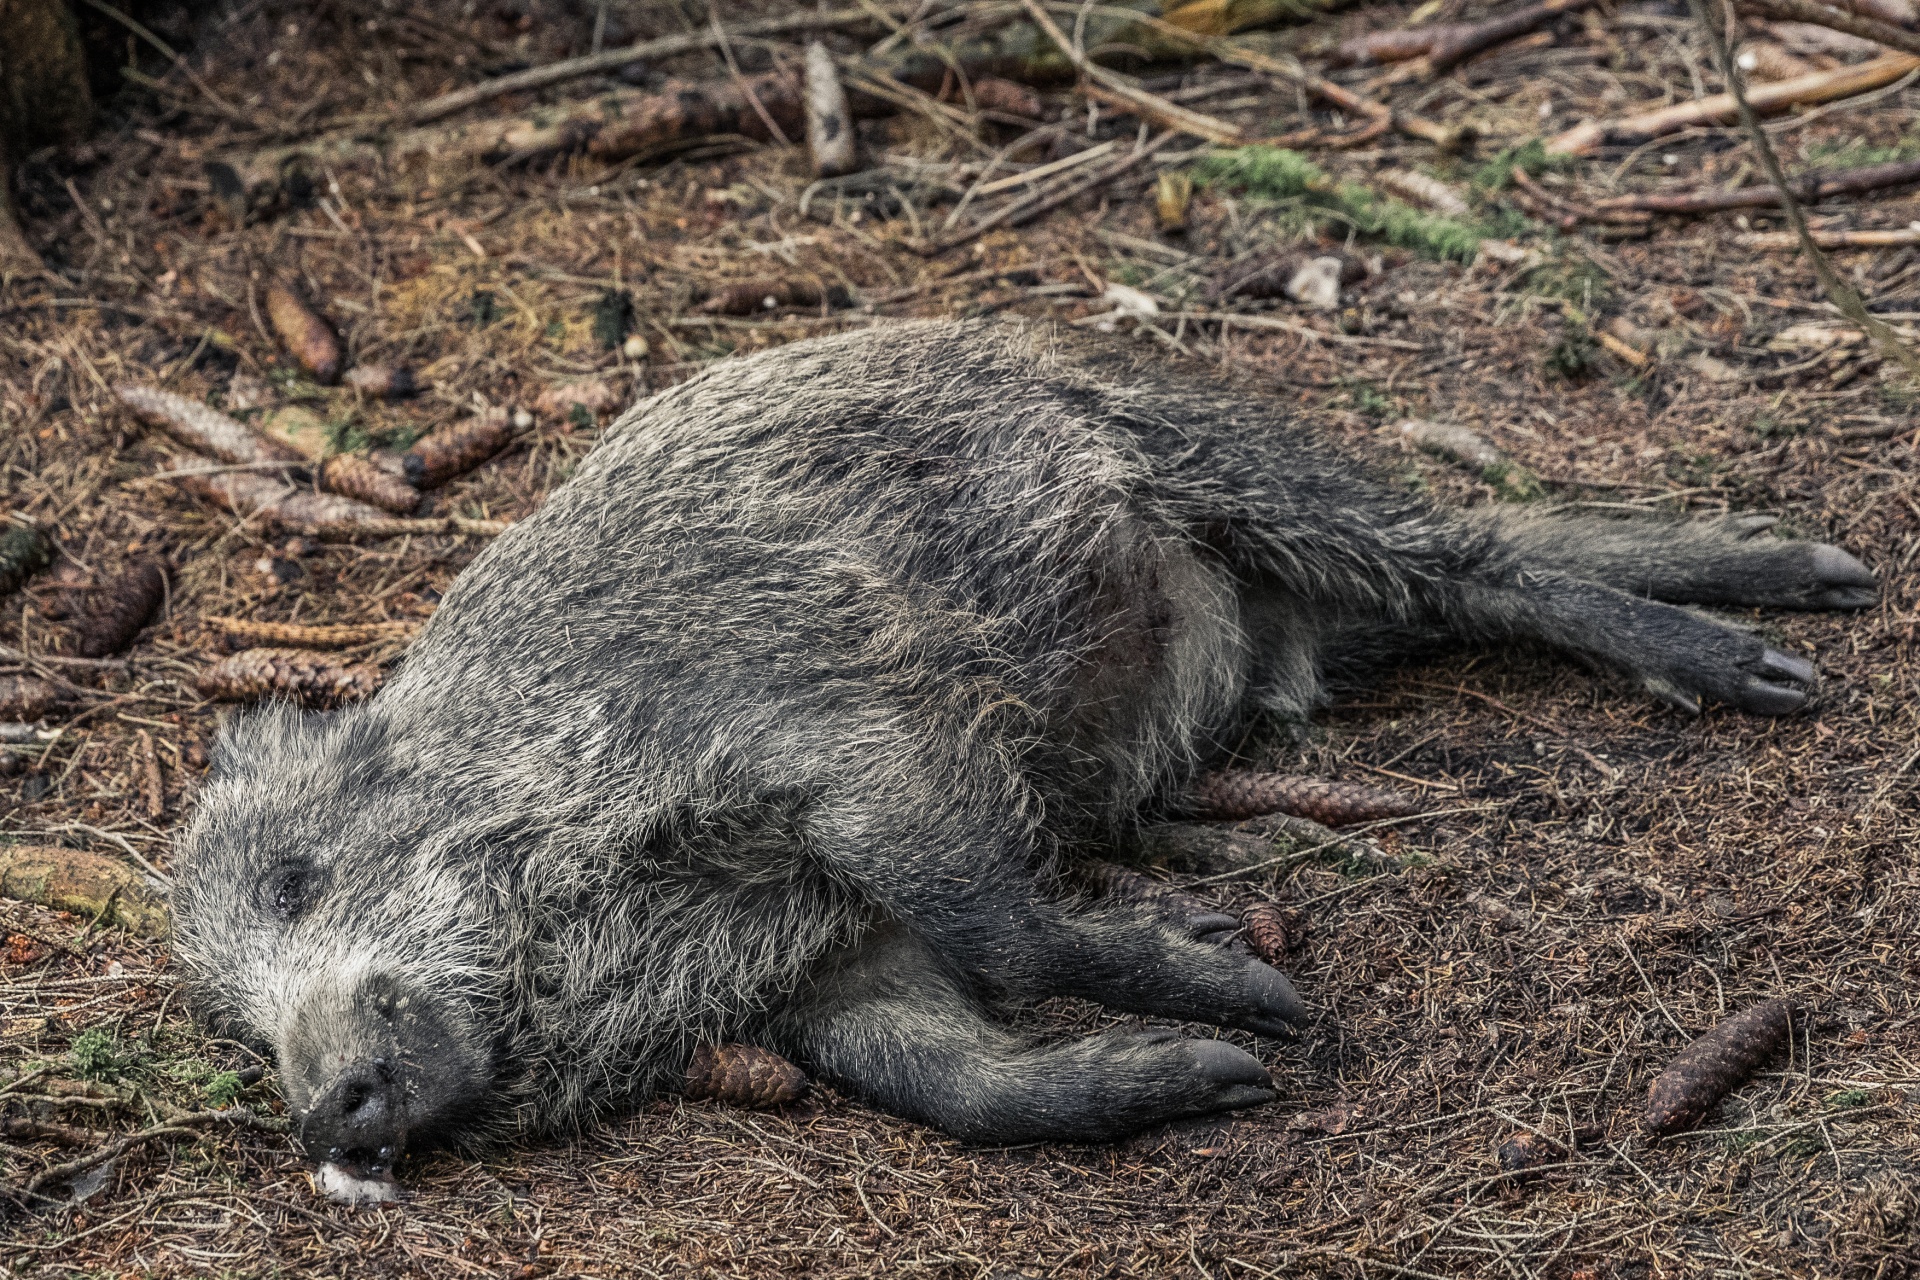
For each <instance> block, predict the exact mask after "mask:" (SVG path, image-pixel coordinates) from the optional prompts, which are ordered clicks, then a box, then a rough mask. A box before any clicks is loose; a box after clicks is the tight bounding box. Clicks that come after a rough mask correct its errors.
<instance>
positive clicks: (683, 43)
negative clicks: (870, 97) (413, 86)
mask: <svg viewBox="0 0 1920 1280" xmlns="http://www.w3.org/2000/svg"><path fill="white" fill-rule="evenodd" d="M872 21H873V15H872V14H871V13H869V12H868V11H867V10H865V9H834V10H831V11H829V12H827V13H800V14H791V15H789V16H787V17H784V18H772V19H769V20H767V21H765V22H745V23H741V24H740V25H739V26H737V27H734V28H732V29H731V30H728V31H724V32H722V33H720V34H719V35H716V33H715V32H714V31H712V30H707V31H696V32H689V33H687V34H685V35H677V36H661V37H660V38H659V39H657V40H642V41H640V42H638V43H636V44H631V45H628V46H627V47H626V48H624V49H608V50H606V51H604V52H601V53H590V54H587V55H585V56H583V57H579V58H568V59H566V60H564V61H562V62H551V63H548V64H547V65H546V66H544V67H529V68H528V69H527V70H525V71H517V72H515V73H514V74H512V75H510V76H500V77H499V78H498V79H494V80H489V81H487V82H486V83H485V84H476V85H471V86H469V87H467V88H465V89H456V90H454V91H453V92H452V93H443V94H441V95H440V96H439V97H437V98H429V99H428V100H427V101H425V102H422V103H420V104H419V105H417V106H413V107H408V108H406V109H404V110H402V111H401V112H400V113H399V116H398V120H399V121H400V122H401V123H403V124H426V123H427V122H428V121H431V120H438V119H440V118H441V117H443V116H450V115H452V114H453V113H454V112H456V111H464V110H465V109H466V108H468V107H471V106H473V105H475V104H476V103H481V102H487V101H490V100H491V99H494V98H498V97H503V96H505V95H506V94H509V93H519V92H521V91H522V90H526V89H544V88H546V87H547V86H548V85H555V84H562V83H564V82H566V81H568V80H577V79H579V78H580V77H582V76H591V75H597V74H598V73H600V72H602V71H616V70H618V69H619V68H621V67H624V66H626V65H627V64H628V63H630V62H638V61H640V60H642V59H645V58H671V57H673V56H675V55H676V54H682V53H692V52H694V51H695V50H698V49H710V48H713V47H715V45H716V42H717V41H718V40H720V39H721V38H723V37H729V38H741V39H744V38H751V37H759V36H778V35H788V34H790V33H792V32H795V31H824V30H830V29H833V28H836V27H852V26H859V25H861V24H863V23H868V22H872Z"/></svg>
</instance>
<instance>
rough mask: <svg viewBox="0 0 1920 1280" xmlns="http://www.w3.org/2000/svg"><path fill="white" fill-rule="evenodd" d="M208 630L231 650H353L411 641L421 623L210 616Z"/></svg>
mask: <svg viewBox="0 0 1920 1280" xmlns="http://www.w3.org/2000/svg"><path fill="white" fill-rule="evenodd" d="M206 621H207V630H209V631H212V632H214V633H216V634H218V635H219V636H220V637H221V639H222V641H223V643H224V644H225V645H226V647H227V648H228V649H229V650H240V649H258V648H274V649H350V648H352V647H353V646H354V645H357V644H373V643H375V642H376V641H380V640H411V639H412V638H413V634H414V633H415V632H416V631H418V630H420V625H421V624H420V623H418V622H346V623H338V624H335V625H332V626H324V625H313V624H310V623H301V622H255V621H253V620H252V619H251V618H208V619H207V620H206Z"/></svg>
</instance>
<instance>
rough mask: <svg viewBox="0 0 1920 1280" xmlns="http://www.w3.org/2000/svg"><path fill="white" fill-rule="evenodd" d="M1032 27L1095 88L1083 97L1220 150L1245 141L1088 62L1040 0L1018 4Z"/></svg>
mask: <svg viewBox="0 0 1920 1280" xmlns="http://www.w3.org/2000/svg"><path fill="white" fill-rule="evenodd" d="M1020 3H1021V4H1022V5H1023V6H1024V7H1025V8H1026V11H1027V13H1028V14H1029V15H1030V16H1031V17H1032V18H1033V21H1034V23H1035V25H1037V26H1038V27H1039V28H1040V30H1041V31H1043V32H1045V33H1046V36H1047V39H1049V40H1051V41H1053V42H1054V44H1056V45H1058V46H1059V48H1060V52H1061V53H1063V54H1065V55H1066V58H1067V61H1069V62H1071V63H1073V66H1074V69H1075V70H1076V71H1078V72H1079V73H1080V74H1081V75H1082V76H1084V77H1086V79H1088V80H1090V81H1092V82H1093V85H1094V86H1097V88H1090V89H1088V91H1087V96H1088V97H1091V98H1095V99H1097V100H1099V101H1103V102H1107V103H1109V104H1112V105H1114V106H1123V107H1126V108H1128V109H1130V110H1132V111H1133V112H1135V113H1136V114H1138V115H1140V116H1143V117H1144V118H1146V119H1148V120H1151V121H1153V122H1154V123H1155V124H1158V125H1160V126H1162V127H1163V128H1167V129H1178V130H1180V131H1181V132H1182V133H1190V134H1192V135H1193V136H1194V137H1196V138H1205V139H1206V140H1207V141H1208V142H1216V143H1219V144H1221V145H1223V146H1238V145H1240V144H1241V143H1243V142H1245V141H1246V140H1247V136H1246V134H1245V133H1244V132H1243V131H1242V130H1241V129H1240V127H1239V126H1238V125H1234V124H1229V123H1227V122H1226V121H1225V120H1222V119H1219V118H1218V117H1216V116H1210V115H1207V114H1206V113H1204V112H1200V111H1194V110H1191V109H1189V108H1187V107H1183V106H1180V105H1179V104H1178V103H1173V102H1168V101H1167V100H1166V99H1165V98H1162V97H1160V96H1159V95H1158V94H1153V93H1148V92H1147V91H1146V90H1145V89H1142V88H1140V87H1138V86H1137V85H1135V84H1134V83H1133V82H1132V81H1131V80H1129V79H1128V78H1127V77H1126V76H1123V75H1121V74H1120V73H1119V72H1117V71H1109V70H1107V69H1106V68H1105V67H1103V66H1100V65H1099V64H1098V63H1095V62H1094V61H1092V60H1091V59H1089V58H1088V57H1087V55H1086V52H1085V51H1084V50H1082V49H1080V48H1078V47H1076V46H1075V45H1074V43H1073V41H1072V40H1071V39H1069V38H1068V37H1067V33H1066V32H1064V31H1062V30H1061V29H1060V26H1059V24H1058V23H1056V22H1055V21H1054V20H1053V18H1052V17H1051V16H1050V15H1049V14H1048V13H1047V11H1046V10H1045V9H1043V8H1041V7H1040V0H1020Z"/></svg>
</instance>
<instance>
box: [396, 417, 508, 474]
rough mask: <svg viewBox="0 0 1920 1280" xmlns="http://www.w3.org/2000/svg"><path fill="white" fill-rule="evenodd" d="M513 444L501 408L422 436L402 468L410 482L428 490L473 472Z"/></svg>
mask: <svg viewBox="0 0 1920 1280" xmlns="http://www.w3.org/2000/svg"><path fill="white" fill-rule="evenodd" d="M512 443H513V424H512V423H511V422H510V421H509V420H508V418H507V414H506V411H505V410H504V409H496V410H493V411H491V412H489V413H484V414H481V415H480V416H479V417H477V418H474V419H473V420H472V421H471V422H464V423H461V424H460V425H459V426H457V427H443V428H441V429H440V430H438V431H435V432H433V433H432V434H430V435H427V436H424V437H422V438H421V439H420V440H418V441H416V442H415V444H414V446H413V448H411V449H409V450H407V452H406V454H405V455H404V456H403V459H402V465H403V466H404V467H405V469H406V476H407V479H408V480H409V481H410V482H412V483H413V484H416V485H418V486H419V487H420V488H422V489H431V488H433V487H434V486H436V485H442V484H445V483H446V482H447V481H449V480H451V479H453V478H454V477H455V476H458V475H464V474H465V473H467V472H469V471H471V470H473V469H474V468H475V467H477V466H479V465H480V464H481V463H483V462H485V461H486V460H487V459H488V458H491V457H492V456H493V455H494V454H496V453H498V452H500V451H501V450H502V449H504V448H506V447H507V446H508V445H509V444H512Z"/></svg>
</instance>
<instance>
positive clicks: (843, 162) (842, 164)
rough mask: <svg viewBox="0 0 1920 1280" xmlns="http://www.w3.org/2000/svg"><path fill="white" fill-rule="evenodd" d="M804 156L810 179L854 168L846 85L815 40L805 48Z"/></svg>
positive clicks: (853, 139) (853, 137) (855, 157)
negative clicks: (808, 162)
mask: <svg viewBox="0 0 1920 1280" xmlns="http://www.w3.org/2000/svg"><path fill="white" fill-rule="evenodd" d="M805 75H806V115H807V153H808V155H810V156H811V157H812V159H813V176H814V177H816V178H837V177H839V176H840V175H841V174H843V173H852V172H853V171H854V170H855V169H856V168H858V167H859V166H858V155H857V152H858V150H859V139H858V137H857V136H856V135H855V134H854V131H853V109H852V108H851V107H850V106H848V105H847V90H846V86H844V85H842V84H841V83H840V71H839V68H837V67H835V66H834V65H833V55H832V54H831V53H828V52H827V46H826V45H824V44H821V43H820V42H819V41H818V40H815V41H814V42H812V43H811V44H809V45H808V46H807V55H806V64H805Z"/></svg>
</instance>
